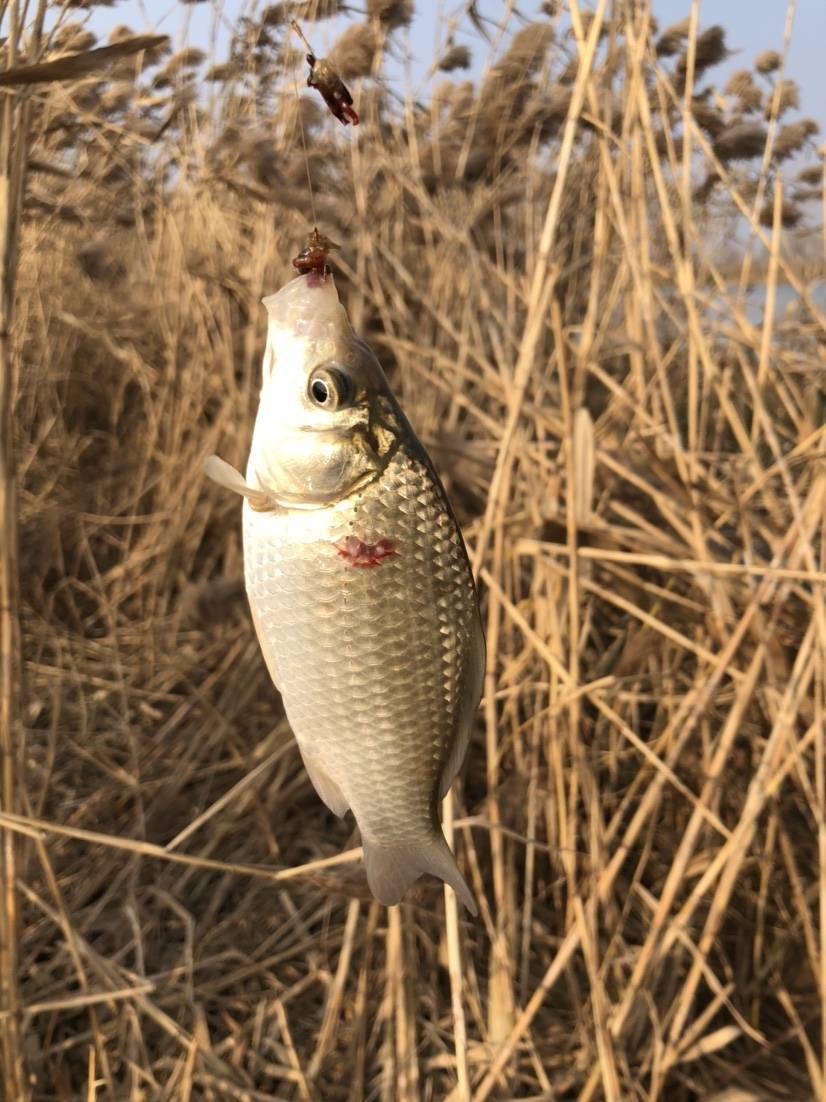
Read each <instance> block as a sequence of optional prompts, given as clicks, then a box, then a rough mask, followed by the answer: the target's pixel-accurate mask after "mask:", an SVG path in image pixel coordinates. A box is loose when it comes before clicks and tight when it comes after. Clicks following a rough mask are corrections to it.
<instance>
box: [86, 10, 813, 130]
mask: <svg viewBox="0 0 826 1102" xmlns="http://www.w3.org/2000/svg"><path fill="white" fill-rule="evenodd" d="M266 2H267V0H264V3H266ZM362 2H363V0H350V4H351V7H352V9H353V11H354V13H355V12H356V11H357V10H358V8H360V7H361V6H362ZM250 6H251V5H250V4H249V2H248V0H224V3H222V4H220V5H214V4H212V3H199V4H183V3H181V2H180V0H117V2H116V3H115V5H114V6H113V7H112V8H97V9H95V10H94V14H93V16H92V25H93V27H94V29H96V30H99V31H100V32H102V33H105V32H106V31H108V30H109V29H110V28H111V27H112V26H114V25H115V24H118V23H125V24H127V25H128V26H130V27H132V28H133V29H134V30H136V31H149V30H154V29H158V30H159V31H161V32H162V33H166V34H169V35H170V36H171V37H172V39H173V41H174V42H175V44H176V45H177V44H181V45H182V44H184V42H186V43H188V44H190V45H193V44H194V45H199V46H201V47H202V48H205V47H206V48H208V47H209V44H210V41H211V40H212V36H213V30H212V28H213V27H214V23H215V13H216V11H217V10H219V8H220V9H222V10H223V12H224V13H226V14H225V15H224V17H223V19H224V22H225V24H228V22H229V16H230V15H231V13H233V12H238V13H240V12H243V11H247V10H249V7H250ZM262 6H263V4H262ZM461 6H462V5H461V4H460V3H458V0H449V2H448V3H443V2H442V0H416V18H415V20H414V23H413V25H412V27H411V29H410V32H409V44H410V52H411V55H412V58H413V62H412V65H411V70H412V73H413V77H414V81H416V80H417V79H418V78H420V77H421V75H422V73H423V72H424V70H425V68H426V65H427V64H428V62H429V60H430V59H431V58H432V56H433V47H434V42H435V41H436V38H437V31H436V28H437V24H438V23H439V22H440V15H441V14H444V13H447V14H451V13H452V12H454V11H455V10H456V8H457V7H459V8H461ZM478 7H479V9H480V10H481V11H482V12H483V13H484V14H486V15H488V16H490V17H493V18H494V19H495V18H496V17H497V16H498V15H499V14H500V13H501V12H502V11H504V10H505V7H506V5H505V4H504V3H502V2H501V0H500V2H497V0H480V2H479V4H478ZM517 7H518V10H519V11H520V12H521V13H522V14H524V15H525V16H526V17H530V16H531V15H532V14H534V13H535V12H536V11H537V9H538V7H539V3H538V0H518V4H517ZM690 7H691V4H690V0H653V11H654V14H655V16H656V18H657V19H658V21H659V23H660V26H661V27H665V26H668V25H669V24H671V23H676V22H678V21H679V20H680V19H682V18H683V17H684V16H686V15H687V14H688V12H689V11H690ZM786 10H787V4H786V0H705V3H701V5H700V26H701V27H706V26H709V25H710V24H711V23H721V24H722V25H723V26H724V27H725V28H726V31H727V40H728V43H729V47H730V49H732V50H734V51H736V52H735V53H734V55H733V56H732V57H731V58H729V60H728V61H727V62H726V63H725V66H726V67H727V68H728V69H730V70H733V69H739V68H746V67H750V64H751V62H752V61H753V59H754V57H755V56H756V55H757V54H758V53H760V52H761V51H762V50H767V49H780V48H781V46H782V42H783V28H784V25H785V21H786ZM513 25H514V26H516V25H518V24H517V22H516V21H514V23H513ZM340 26H341V24H340V23H339V22H338V21H332V22H331V21H326V22H322V23H317V24H305V30H306V31H307V33H308V36H309V37H310V39H311V41H312V43H313V47H314V49H315V50H316V52H317V53H318V54H322V53H323V51H324V50H325V49H326V47H327V46H328V45H329V43H330V41H331V40H332V39H334V37H335V35H336V33H337V32H338V29H339V28H340ZM217 38H218V42H219V43H221V42H225V41H226V31H225V29H222V28H221V27H220V24H219V29H218V35H217ZM457 41H459V42H461V41H465V42H466V43H467V44H468V45H469V46H471V49H472V48H473V46H474V45H475V46H476V47H477V49H476V54H477V55H478V56H477V64H481V63H482V60H483V55H484V53H485V50H484V49H483V48H481V47H480V45H479V42H478V37H476V36H472V35H469V34H468V35H464V34H462V33H461V32H460V33H459V34H458V35H457ZM219 52H220V49H219ZM218 60H222V58H221V57H219V58H218ZM722 68H723V67H720V68H718V69H715V70H714V72H715V73H719V72H720V71H721V70H722ZM788 75H789V76H791V77H792V78H793V79H794V80H796V81H797V82H798V83H799V84H800V87H801V91H802V95H801V107H802V109H803V111H804V113H806V114H811V115H813V116H814V117H815V118H817V119H818V121H819V122H820V123H821V126H822V127H823V129H824V130H826V0H797V3H796V14H795V19H794V25H793V31H792V42H791V49H790V52H789V59H788ZM460 76H461V74H460Z"/></svg>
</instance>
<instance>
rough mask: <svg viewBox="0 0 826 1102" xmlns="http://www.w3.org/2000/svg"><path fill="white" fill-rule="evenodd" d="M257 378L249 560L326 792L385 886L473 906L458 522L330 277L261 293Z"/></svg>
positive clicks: (386, 899)
mask: <svg viewBox="0 0 826 1102" xmlns="http://www.w3.org/2000/svg"><path fill="white" fill-rule="evenodd" d="M264 305H265V306H266V308H267V311H268V315H269V329H268V338H267V346H266V351H265V355H264V371H263V385H262V389H261V397H260V405H259V409H258V415H257V417H256V421H255V429H254V432H253V439H252V448H251V451H250V457H249V464H248V466H247V472H246V478H242V476H241V475H240V473H239V472H238V471H236V470H235V469H234V468H232V467H230V466H229V464H227V463H225V462H224V461H223V460H221V459H219V458H218V457H217V456H212V457H210V459H209V460H207V468H206V469H207V473H208V474H209V475H210V476H211V477H212V478H214V479H215V481H217V482H219V483H221V484H222V485H224V486H226V487H228V488H230V489H233V490H235V491H236V492H238V493H240V494H242V495H243V496H244V498H245V501H244V507H243V518H244V521H243V523H244V572H245V579H246V588H247V595H248V597H249V602H250V607H251V609H252V617H253V621H254V624H255V629H256V631H257V633H258V639H259V642H260V644H261V650H262V651H263V654H264V658H265V659H266V662H267V666H268V668H269V672H270V675H271V676H272V679H273V681H274V682H275V685H276V687H277V688H278V689H279V691H280V692H281V695H282V698H283V701H284V707H285V709H286V713H287V718H288V719H289V721H290V725H291V727H292V729H293V732H294V734H295V737H296V740H297V741H298V745H299V748H300V750H301V755H302V758H303V760H304V764H305V766H306V768H307V772H308V773H309V776H310V779H311V780H312V782H313V785H314V786H315V789H316V791H317V792H318V795H319V796H320V797H321V799H322V800H323V801H324V802H325V804H327V806H328V807H329V808H330V810H331V811H333V812H334V813H335V814H336V815H339V816H342V815H344V813H345V812H346V811H347V809H348V808H350V809H351V810H352V811H353V814H354V815H355V817H356V821H357V822H358V825H359V829H360V831H361V837H362V843H363V847H364V863H365V868H366V872H367V880H368V883H369V885H370V889H371V891H372V893H373V895H374V896H375V897H376V899H378V900H379V901H380V902H381V903H384V904H387V905H388V906H389V905H391V904H394V903H398V901H399V900H400V899H401V897H402V895H403V893H404V892H405V891H406V889H407V888H408V886H409V885H410V884H411V883H412V882H413V881H414V880H416V879H417V878H418V877H419V876H420V875H421V874H422V873H432V874H434V875H435V876H438V877H440V878H441V879H442V880H444V881H445V882H446V883H448V884H450V886H451V887H452V888H453V889H454V891H455V892H456V893H457V894H458V895H459V897H460V898H461V899H462V900H463V902H464V903H465V905H466V906H467V907H468V909H469V910H470V911H471V912H473V913H474V914H475V913H476V905H475V903H474V900H473V897H472V895H471V893H470V890H469V889H468V886H467V884H466V883H465V880H464V879H463V877H462V875H461V873H460V872H459V869H458V867H457V865H456V862H455V860H454V858H453V854H452V853H451V851H450V848H449V847H448V845H447V842H446V841H445V838H444V835H443V834H442V829H441V825H440V823H439V817H438V804H439V800H440V799H441V798H442V797H443V796H444V795H445V793H446V792H447V790H448V788H449V787H450V785H451V782H452V781H453V779H454V777H455V776H456V773H457V772H458V770H459V767H460V766H461V764H462V760H463V758H464V756H465V751H466V750H467V745H468V740H469V738H470V734H471V729H472V726H473V720H474V715H475V712H476V709H477V706H478V704H479V700H480V698H481V695H482V680H483V672H484V665H485V643H484V636H483V634H482V624H481V619H480V615H479V606H478V602H477V597H476V590H475V587H474V583H473V577H472V574H471V571H470V566H469V563H468V558H467V552H466V551H465V546H464V543H463V541H462V536H461V533H460V531H459V527H458V525H457V523H456V520H455V518H454V516H453V513H452V511H451V508H450V504H449V502H448V500H447V497H446V495H445V491H444V489H443V487H442V485H441V483H440V481H439V478H438V475H437V474H436V471H435V470H434V467H433V464H432V463H431V461H430V459H429V457H428V455H427V453H426V452H425V450H424V448H423V447H422V445H421V444H420V443H419V441H418V440H417V439H416V436H415V434H414V432H413V430H412V428H411V427H410V424H409V423H408V421H407V419H406V418H405V416H404V414H403V413H402V411H401V408H400V407H399V404H398V402H397V401H396V399H395V397H394V396H393V393H392V391H391V390H390V387H389V385H388V383H387V380H386V379H385V377H384V373H383V372H382V369H381V367H380V365H379V363H378V361H377V360H376V358H375V356H374V355H373V353H372V352H371V351H370V349H369V348H368V346H367V345H366V344H365V343H364V342H363V341H361V340H360V339H359V338H358V337H357V336H356V335H355V333H354V332H353V330H352V328H351V327H350V323H349V320H348V318H347V314H346V311H345V309H344V307H343V306H342V305H341V303H340V302H339V298H338V293H337V291H336V289H335V285H334V281H333V277H332V275H331V274H329V273H327V274H325V275H321V274H319V273H318V272H310V273H309V274H307V275H302V276H299V277H298V278H297V279H293V280H292V281H291V282H289V283H287V284H286V286H284V287H283V288H282V289H281V290H280V291H279V292H278V293H277V294H275V295H272V296H270V297H269V298H265V299H264Z"/></svg>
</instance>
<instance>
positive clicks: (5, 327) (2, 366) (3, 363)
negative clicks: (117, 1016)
mask: <svg viewBox="0 0 826 1102" xmlns="http://www.w3.org/2000/svg"><path fill="white" fill-rule="evenodd" d="M7 16H8V19H9V25H8V36H7V39H6V66H7V68H11V67H13V66H14V64H15V62H16V61H17V58H18V50H19V47H20V43H21V41H22V38H23V33H24V28H23V26H22V13H21V9H20V4H19V0H13V2H12V3H11V5H10V6H9V8H8V9H7ZM44 16H45V0H41V2H40V4H39V5H38V8H37V11H36V15H35V20H34V25H33V27H32V38H31V51H32V56H33V57H35V56H36V53H37V49H38V47H39V43H40V36H41V33H42V29H43V19H44ZM29 120H30V105H29V103H28V102H27V97H26V95H25V93H22V94H21V93H18V92H6V93H5V94H4V95H3V96H2V103H0V810H3V811H9V812H14V811H15V809H16V807H17V801H18V797H19V793H20V791H22V785H23V776H22V769H23V762H24V757H25V755H24V731H23V717H22V691H21V670H22V662H21V655H20V619H19V599H20V597H19V575H18V528H17V508H18V507H17V472H16V465H15V450H14V412H15V399H16V394H17V364H16V361H15V353H14V345H13V341H14V334H13V322H14V301H15V283H16V276H17V264H18V253H19V235H20V226H21V222H22V214H23V196H24V190H25V181H26V169H27V160H28V154H29V150H28V127H29ZM0 847H1V853H0V888H2V899H0V1053H2V1057H3V1059H2V1064H3V1067H2V1072H0V1074H2V1086H3V1090H4V1093H5V1097H7V1098H9V1099H15V1100H18V1099H19V1100H20V1102H25V1100H26V1099H27V1098H28V1097H29V1086H28V1080H27V1078H26V1073H25V1068H24V1060H23V1047H22V1037H21V1034H20V1021H19V1016H18V1013H19V993H18V982H19V977H18V953H17V942H18V933H19V930H18V926H19V917H18V907H17V883H16V880H17V856H18V850H19V848H20V842H19V839H18V838H17V836H16V835H15V834H14V833H13V832H12V831H11V830H3V831H2V836H0Z"/></svg>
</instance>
